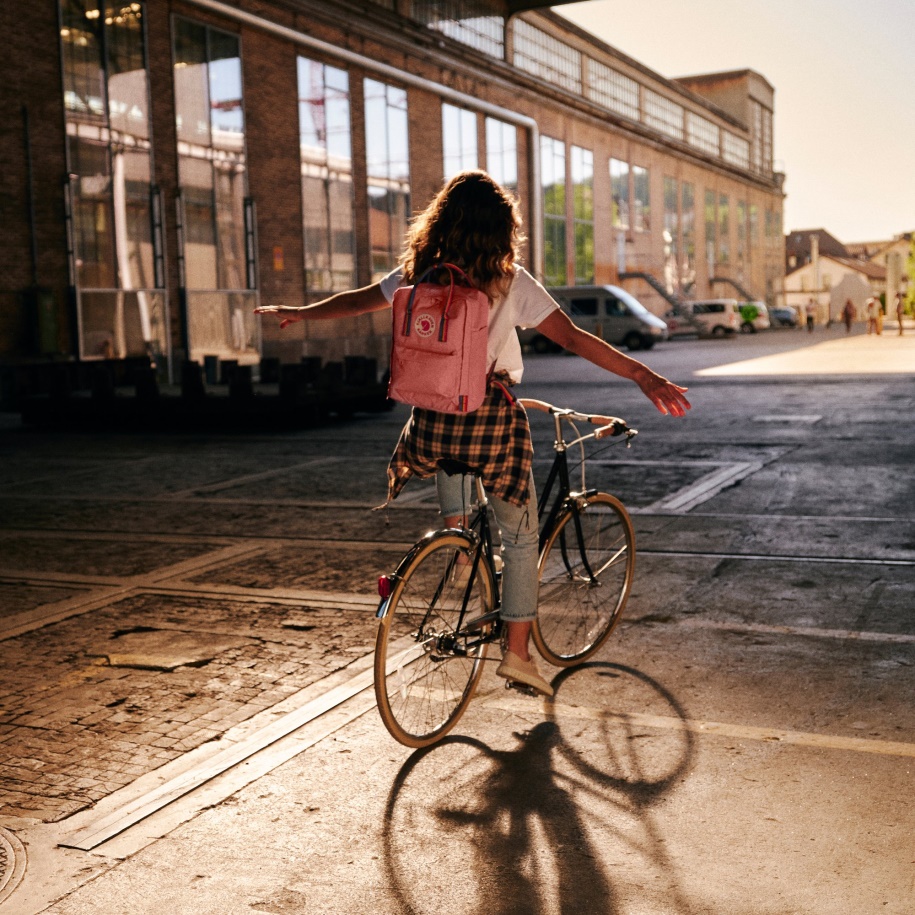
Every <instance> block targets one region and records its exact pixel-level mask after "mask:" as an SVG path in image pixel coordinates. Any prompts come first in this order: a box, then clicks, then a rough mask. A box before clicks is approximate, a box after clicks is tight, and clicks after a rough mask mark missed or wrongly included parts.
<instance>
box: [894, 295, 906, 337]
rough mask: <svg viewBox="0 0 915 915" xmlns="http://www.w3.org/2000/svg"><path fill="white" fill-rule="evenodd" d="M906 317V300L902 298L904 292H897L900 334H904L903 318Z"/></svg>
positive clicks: (897, 319) (897, 314)
mask: <svg viewBox="0 0 915 915" xmlns="http://www.w3.org/2000/svg"><path fill="white" fill-rule="evenodd" d="M903 317H905V300H904V299H903V298H902V293H901V292H897V293H896V321H897V322H898V324H899V336H900V337H901V336H902V319H903Z"/></svg>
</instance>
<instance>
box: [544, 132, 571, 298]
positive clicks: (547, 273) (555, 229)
mask: <svg viewBox="0 0 915 915" xmlns="http://www.w3.org/2000/svg"><path fill="white" fill-rule="evenodd" d="M540 159H541V180H542V182H543V276H544V282H545V283H546V285H547V286H564V285H565V284H566V282H567V276H566V148H565V144H564V143H563V142H562V140H554V139H553V138H552V137H541V138H540Z"/></svg>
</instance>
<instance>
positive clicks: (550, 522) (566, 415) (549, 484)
mask: <svg viewBox="0 0 915 915" xmlns="http://www.w3.org/2000/svg"><path fill="white" fill-rule="evenodd" d="M528 403H530V404H534V403H537V404H539V402H530V401H529V402H528ZM544 406H546V407H548V408H549V409H548V412H549V413H550V414H551V415H552V417H553V422H554V424H555V438H554V443H553V448H554V450H555V451H556V457H555V458H554V459H553V463H552V465H551V467H550V471H549V473H548V475H547V480H546V484H545V485H544V487H543V490H542V492H541V494H540V498H539V499H538V502H537V519H538V523H539V525H540V536H539V548H540V550H541V551H542V550H543V547H544V545H545V544H546V542H547V539H548V538H549V535H550V533H551V532H552V530H553V528H554V526H555V524H556V522H557V520H558V518H559V517H560V516H561V514H562V512H564V511H566V510H567V509H569V510H571V511H572V513H573V518H574V522H575V533H576V540H577V542H578V551H579V555H580V557H581V560H582V566H583V568H584V570H585V572H586V574H587V575H588V578H589V579H592V580H593V578H594V572H593V570H592V569H591V567H590V565H589V563H588V557H587V554H586V551H585V548H584V542H583V536H584V535H583V532H582V528H581V516H580V511H581V506H582V505H583V504H584V500H585V499H586V498H587V497H588V496H589V495H591V494H593V493H596V492H597V490H595V489H589V490H584V491H582V492H574V491H573V490H572V483H571V478H570V475H569V461H568V449H569V448H572V447H574V446H575V445H578V444H581V443H583V442H585V441H588V440H589V439H594V438H598V437H600V436H601V435H603V434H606V431H605V430H607V429H613V434H618V433H620V432H622V433H624V434H625V435H626V438H627V440H631V438H632V437H634V436H635V435H637V434H638V433H637V431H636V430H634V429H629V428H628V427H627V426H626V424H625V423H624V422H623V421H622V420H618V419H616V418H615V417H601V416H592V415H589V414H581V413H576V412H575V411H572V410H564V409H557V408H555V407H552V406H550V405H547V404H543V405H539V406H538V408H540V409H542V408H543V407H544ZM573 418H575V419H581V420H584V421H587V422H591V423H596V424H598V425H600V426H601V428H600V429H598V430H596V431H594V432H591V433H588V434H586V435H579V436H578V437H577V438H575V439H573V440H572V441H566V440H565V438H564V436H563V430H562V420H563V419H566V420H568V421H571V420H572V419H573ZM576 431H577V430H576ZM627 444H628V441H627ZM474 480H475V483H476V487H477V496H478V505H477V510H476V512H475V513H474V515H473V517H472V518H471V520H470V523H469V525H468V526H467V527H465V528H459V529H458V530H460V532H461V533H463V534H469V535H470V537H471V538H472V542H473V547H474V548H473V560H472V563H471V571H470V576H469V578H468V581H467V586H466V588H465V591H464V597H463V601H462V607H461V612H460V615H459V617H458V626H457V627H456V628H457V631H458V632H465V629H464V616H465V614H466V612H467V606H468V603H469V601H470V597H471V594H472V591H473V586H474V583H475V581H476V576H477V569H478V568H479V563H480V558H481V556H482V557H483V561H484V562H486V564H487V566H488V568H489V572H490V576H491V579H492V581H493V584H494V599H495V603H494V606H493V609H492V610H491V611H490V612H488V613H486V614H484V615H483V616H481V617H479V618H478V619H475V620H471V621H470V623H469V624H468V625H469V626H470V627H472V628H471V629H468V630H466V631H467V632H469V631H473V629H476V628H480V627H482V626H484V625H485V624H487V623H489V622H490V621H492V622H493V623H494V632H493V633H491V634H490V635H489V636H488V637H487V636H484V637H482V638H483V639H485V640H490V639H492V638H494V637H495V636H496V635H497V634H498V629H499V628H500V627H499V623H500V620H499V608H500V606H501V602H502V589H501V572H498V571H497V570H496V564H495V559H494V552H493V541H492V527H491V525H490V521H489V512H488V506H489V500H488V499H487V497H486V493H485V491H484V489H483V486H482V484H481V482H480V479H479V477H475V478H474ZM557 481H558V490H557V492H556V496H555V499H554V500H553V502H552V505H551V506H550V509H549V512H547V506H548V505H550V498H551V496H552V494H553V490H554V488H556V486H557ZM439 533H440V532H432V533H430V534H427V535H426V537H424V538H423V539H422V540H420V541H419V542H418V543H417V544H416V545H415V546H414V547H413V549H412V550H410V551H409V552H408V553H407V555H406V556H405V557H404V559H403V560H402V562H401V565H400V566H398V571H399V569H400V568H401V567H403V566H404V565H405V564H407V563H409V561H410V560H411V559H412V557H413V555H414V554H415V553H416V552H417V551H418V550H419V549H421V548H422V547H423V546H424V545H425V544H426V543H427V542H428V541H429V540H430V539H432V538H434V537H435V536H437V535H438V534H439ZM566 549H567V547H566V544H565V542H563V543H562V544H561V551H562V556H563V560H564V562H565V564H566V567H567V568H568V569H570V571H571V565H570V563H569V560H568V557H567V553H566ZM398 571H395V572H394V574H393V575H390V576H382V577H381V578H380V579H379V583H378V584H379V594H380V595H381V598H382V600H381V603H380V604H379V607H378V610H377V612H376V614H375V616H376V618H377V619H383V618H384V617H385V616H386V615H387V612H388V607H389V605H390V598H391V595H392V593H393V591H394V588H395V586H396V582H397V578H398ZM451 571H452V568H449V569H448V570H447V572H446V575H447V574H450V573H451ZM444 583H445V580H444V579H443V581H442V584H441V585H440V587H439V589H438V590H437V592H436V593H435V594H434V595H433V600H432V602H431V604H430V607H429V611H428V612H427V614H426V619H427V618H428V616H429V615H430V614H431V613H432V612H433V610H434V608H435V603H436V601H437V600H438V598H439V596H440V594H441V590H442V587H443V586H444ZM426 619H424V620H423V623H422V625H421V626H420V627H419V631H420V632H422V629H423V626H424V625H425V622H426ZM473 644H474V645H476V644H477V643H473ZM471 647H472V646H471Z"/></svg>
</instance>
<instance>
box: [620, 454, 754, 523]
mask: <svg viewBox="0 0 915 915" xmlns="http://www.w3.org/2000/svg"><path fill="white" fill-rule="evenodd" d="M763 466H764V465H763V464H762V463H760V462H759V461H740V462H737V463H731V464H725V465H724V466H720V467H719V469H718V470H715V471H713V472H712V473H709V474H706V475H705V476H704V477H701V478H700V479H698V480H696V482H695V483H692V484H691V485H689V486H685V487H684V488H683V489H680V490H678V491H677V492H675V493H674V494H673V495H670V496H665V497H664V498H663V499H659V500H658V501H657V502H653V503H652V504H651V505H649V506H648V507H647V508H638V509H632V510H631V512H630V513H631V514H638V515H682V514H686V512H688V511H689V510H690V509H691V508H695V506H697V505H701V504H702V503H703V502H708V500H709V499H712V498H714V497H715V496H717V495H718V493H720V492H721V491H722V490H723V489H727V487H728V486H733V485H734V484H735V483H739V482H740V481H741V480H743V479H745V478H746V477H748V476H750V475H751V474H753V473H756V472H757V471H758V470H762V468H763Z"/></svg>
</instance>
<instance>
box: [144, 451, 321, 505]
mask: <svg viewBox="0 0 915 915" xmlns="http://www.w3.org/2000/svg"><path fill="white" fill-rule="evenodd" d="M331 460H332V458H327V457H322V458H312V459H311V460H310V461H303V462H301V463H299V464H290V465H288V466H286V467H277V468H275V469H273V470H262V471H260V473H248V474H244V475H242V476H239V477H232V478H231V479H228V480H220V481H219V482H218V483H204V484H202V485H201V486H191V487H190V488H189V489H182V490H178V491H177V492H170V493H163V495H162V496H161V497H160V498H163V499H191V498H193V497H194V496H196V495H198V494H199V493H202V492H219V491H220V490H222V489H232V488H233V487H234V486H244V485H245V484H247V483H259V482H260V481H261V480H269V479H271V478H273V477H278V476H283V475H285V474H288V473H294V472H295V471H297V470H305V469H306V468H308V467H315V466H320V465H321V464H327V463H328V462H330V461H331Z"/></svg>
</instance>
